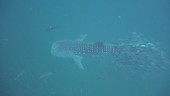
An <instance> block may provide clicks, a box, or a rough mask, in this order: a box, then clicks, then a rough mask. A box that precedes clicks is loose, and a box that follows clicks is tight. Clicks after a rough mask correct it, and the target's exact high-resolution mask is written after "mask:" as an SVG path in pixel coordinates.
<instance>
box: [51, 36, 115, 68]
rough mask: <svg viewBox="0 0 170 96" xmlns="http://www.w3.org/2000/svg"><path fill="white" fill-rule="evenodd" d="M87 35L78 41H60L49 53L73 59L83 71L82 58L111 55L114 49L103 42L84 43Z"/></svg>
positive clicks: (55, 43) (54, 44)
mask: <svg viewBox="0 0 170 96" xmlns="http://www.w3.org/2000/svg"><path fill="white" fill-rule="evenodd" d="M86 36H87V35H83V36H82V37H81V38H79V39H78V40H61V41H56V42H54V43H53V45H52V49H51V53H52V54H53V55H54V56H57V57H64V58H73V60H74V61H75V63H76V64H77V65H78V67H79V68H81V69H82V70H84V67H83V65H82V63H81V60H82V56H94V55H95V56H96V55H97V56H103V55H109V54H113V53H114V51H115V49H116V47H115V46H114V45H112V44H104V43H103V42H94V43H91V42H84V39H85V38H86Z"/></svg>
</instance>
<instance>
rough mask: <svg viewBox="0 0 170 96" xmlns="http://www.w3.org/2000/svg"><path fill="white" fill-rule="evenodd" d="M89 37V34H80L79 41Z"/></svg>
mask: <svg viewBox="0 0 170 96" xmlns="http://www.w3.org/2000/svg"><path fill="white" fill-rule="evenodd" d="M86 37H87V34H83V35H82V36H80V37H79V38H78V39H77V41H84V39H85V38H86Z"/></svg>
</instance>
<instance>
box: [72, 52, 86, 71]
mask: <svg viewBox="0 0 170 96" xmlns="http://www.w3.org/2000/svg"><path fill="white" fill-rule="evenodd" d="M73 60H74V62H75V63H76V64H77V66H78V67H79V68H80V69H82V70H84V67H83V64H82V63H81V60H82V57H81V56H77V55H74V56H73Z"/></svg>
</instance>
